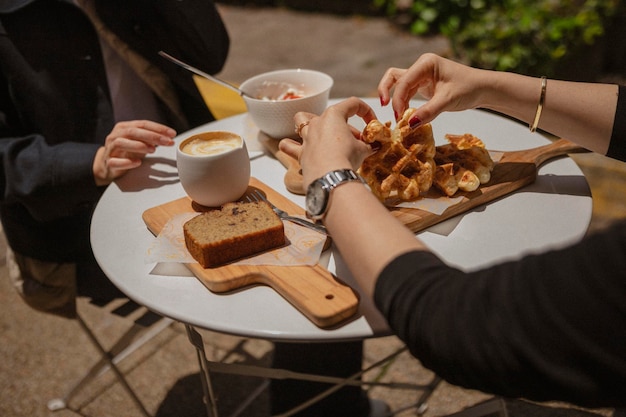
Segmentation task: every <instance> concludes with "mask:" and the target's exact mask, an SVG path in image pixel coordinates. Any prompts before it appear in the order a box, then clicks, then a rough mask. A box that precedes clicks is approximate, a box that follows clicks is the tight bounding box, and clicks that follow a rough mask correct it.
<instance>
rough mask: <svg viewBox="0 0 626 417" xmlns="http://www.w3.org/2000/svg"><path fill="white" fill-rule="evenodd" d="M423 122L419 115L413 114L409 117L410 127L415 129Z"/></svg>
mask: <svg viewBox="0 0 626 417" xmlns="http://www.w3.org/2000/svg"><path fill="white" fill-rule="evenodd" d="M421 124H422V119H420V118H419V117H417V116H413V117H411V118H410V119H409V127H410V128H411V129H415V128H416V127H418V126H420V125H421Z"/></svg>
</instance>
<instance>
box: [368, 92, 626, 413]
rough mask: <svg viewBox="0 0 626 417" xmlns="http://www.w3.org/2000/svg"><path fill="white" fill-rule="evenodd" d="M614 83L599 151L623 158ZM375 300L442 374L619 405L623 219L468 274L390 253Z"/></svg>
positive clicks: (497, 388)
mask: <svg viewBox="0 0 626 417" xmlns="http://www.w3.org/2000/svg"><path fill="white" fill-rule="evenodd" d="M624 90H625V88H624V87H620V95H619V100H618V107H617V112H616V116H615V123H614V128H613V135H612V139H611V145H610V148H609V152H608V156H611V157H614V158H617V159H621V160H626V91H624ZM375 302H376V305H377V307H378V308H379V309H380V310H381V311H382V313H383V314H384V315H385V317H386V318H387V320H388V322H389V325H390V326H391V328H392V329H393V331H394V332H395V333H396V334H397V335H398V337H399V338H400V339H401V340H403V341H404V342H405V343H406V344H407V346H408V347H409V349H410V351H411V352H412V354H413V355H414V356H415V357H417V358H418V359H419V360H420V361H421V362H422V363H423V364H424V366H426V367H427V368H429V369H431V370H433V371H434V372H435V373H437V374H438V375H440V376H441V377H443V378H444V379H446V380H447V381H449V382H451V383H453V384H456V385H459V386H463V387H467V388H472V389H477V390H481V391H483V392H489V393H494V394H497V395H501V396H505V397H512V398H527V399H531V400H536V401H547V400H560V401H567V402H570V403H573V404H578V405H582V406H588V407H623V406H626V221H619V222H616V223H615V224H614V225H613V226H612V227H610V228H608V229H606V230H604V231H602V232H599V233H596V234H594V235H592V236H589V237H587V238H585V239H583V240H582V241H581V242H579V243H577V244H575V245H573V246H571V247H568V248H565V249H560V250H554V251H550V252H546V253H543V254H538V255H529V256H526V257H524V258H522V259H521V260H518V261H511V262H506V263H502V264H499V265H495V266H492V267H488V268H485V269H482V270H478V271H474V272H463V271H460V270H458V269H455V268H452V267H450V266H447V265H446V264H445V263H444V262H443V261H441V260H440V259H439V258H437V257H436V256H435V255H434V254H431V253H429V252H426V251H415V252H410V253H406V254H404V255H401V256H399V257H398V258H397V259H395V260H393V261H392V262H391V263H390V264H389V265H387V267H386V268H385V269H384V271H383V272H382V273H381V274H380V276H379V278H378V281H377V283H376V289H375Z"/></svg>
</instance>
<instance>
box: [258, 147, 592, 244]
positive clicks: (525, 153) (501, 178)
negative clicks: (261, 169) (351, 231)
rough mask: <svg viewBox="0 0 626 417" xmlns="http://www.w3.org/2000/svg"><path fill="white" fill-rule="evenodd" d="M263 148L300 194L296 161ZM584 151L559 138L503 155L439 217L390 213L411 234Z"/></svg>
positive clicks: (402, 210) (525, 182) (412, 212)
mask: <svg viewBox="0 0 626 417" xmlns="http://www.w3.org/2000/svg"><path fill="white" fill-rule="evenodd" d="M262 143H263V145H264V146H265V147H266V148H267V149H268V150H269V151H270V152H271V153H272V154H274V156H276V158H277V159H278V160H279V161H280V162H281V163H282V164H283V165H284V166H285V167H286V168H287V173H286V174H285V186H286V187H287V189H288V190H289V191H291V192H292V193H295V194H303V193H304V186H303V184H302V173H301V170H300V165H299V164H298V161H296V160H295V159H294V158H292V157H290V156H289V155H287V154H285V153H284V152H282V151H280V150H279V149H278V141H277V140H274V139H267V140H262ZM579 152H587V150H586V149H584V148H582V147H580V146H578V145H576V144H574V143H572V142H570V141H568V140H566V139H560V140H557V141H554V142H552V143H550V144H548V145H544V146H540V147H537V148H532V149H526V150H521V151H513V152H504V153H503V155H502V158H501V159H500V161H499V162H498V163H497V164H496V166H495V167H494V170H493V172H492V173H491V180H490V181H489V182H488V183H487V184H484V185H481V186H480V187H479V188H478V190H476V191H473V192H471V193H459V194H457V195H462V196H463V201H461V202H460V203H459V204H455V205H453V206H450V207H449V208H448V209H446V211H444V212H443V213H442V214H440V215H438V214H434V213H431V212H428V211H425V210H420V209H415V208H393V209H390V211H391V213H392V214H393V215H394V216H396V217H397V218H398V219H400V221H402V223H404V224H405V225H406V226H407V227H408V228H409V229H410V230H411V231H413V232H419V231H421V230H424V229H426V228H428V227H430V226H432V225H435V224H437V223H440V222H442V221H444V220H447V219H449V218H452V217H454V216H457V215H459V214H462V213H464V212H466V211H468V210H471V209H473V208H475V207H478V206H480V205H482V204H485V203H488V202H490V201H493V200H496V199H498V198H500V197H502V196H505V195H507V194H510V193H511V192H513V191H515V190H518V189H520V188H522V187H524V186H526V185H529V184H532V183H533V182H535V180H536V178H537V171H538V168H539V167H540V166H541V164H543V163H544V162H546V161H548V160H550V159H553V158H557V157H561V156H565V155H567V154H570V153H579Z"/></svg>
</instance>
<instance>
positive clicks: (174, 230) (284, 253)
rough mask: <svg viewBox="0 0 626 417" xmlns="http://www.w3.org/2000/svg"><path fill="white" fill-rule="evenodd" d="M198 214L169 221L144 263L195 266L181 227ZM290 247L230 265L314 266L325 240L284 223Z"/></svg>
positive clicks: (179, 216)
mask: <svg viewBox="0 0 626 417" xmlns="http://www.w3.org/2000/svg"><path fill="white" fill-rule="evenodd" d="M197 215H198V213H182V214H178V215H176V216H174V217H172V218H171V219H170V220H169V221H168V222H167V224H166V225H165V226H164V227H163V229H162V230H161V233H159V235H158V236H157V237H156V238H155V239H154V241H153V242H152V244H151V245H150V247H149V248H148V250H147V252H146V256H145V259H144V261H145V262H146V263H164V262H178V263H194V262H196V260H195V259H194V258H193V257H192V256H191V255H190V254H189V251H188V250H187V247H186V246H185V237H184V235H183V224H184V223H185V222H187V221H188V220H190V219H191V218H193V217H195V216H197ZM283 224H284V225H285V236H286V237H287V240H288V242H289V244H288V245H287V246H284V247H282V248H277V249H274V250H271V251H267V252H263V253H261V254H259V255H256V256H252V257H249V258H245V259H241V260H239V261H237V262H233V263H232V264H230V265H284V266H289V265H316V264H317V263H318V261H319V259H320V255H321V253H322V250H323V248H324V243H325V241H326V236H324V235H322V234H321V233H318V232H316V231H314V230H311V229H308V228H306V227H302V226H298V225H296V224H294V223H292V222H287V221H284V222H283Z"/></svg>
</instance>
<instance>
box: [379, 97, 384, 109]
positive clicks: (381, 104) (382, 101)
mask: <svg viewBox="0 0 626 417" xmlns="http://www.w3.org/2000/svg"><path fill="white" fill-rule="evenodd" d="M378 98H379V99H380V106H381V107H383V106H384V105H385V100H383V98H382V96H379V97H378Z"/></svg>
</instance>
